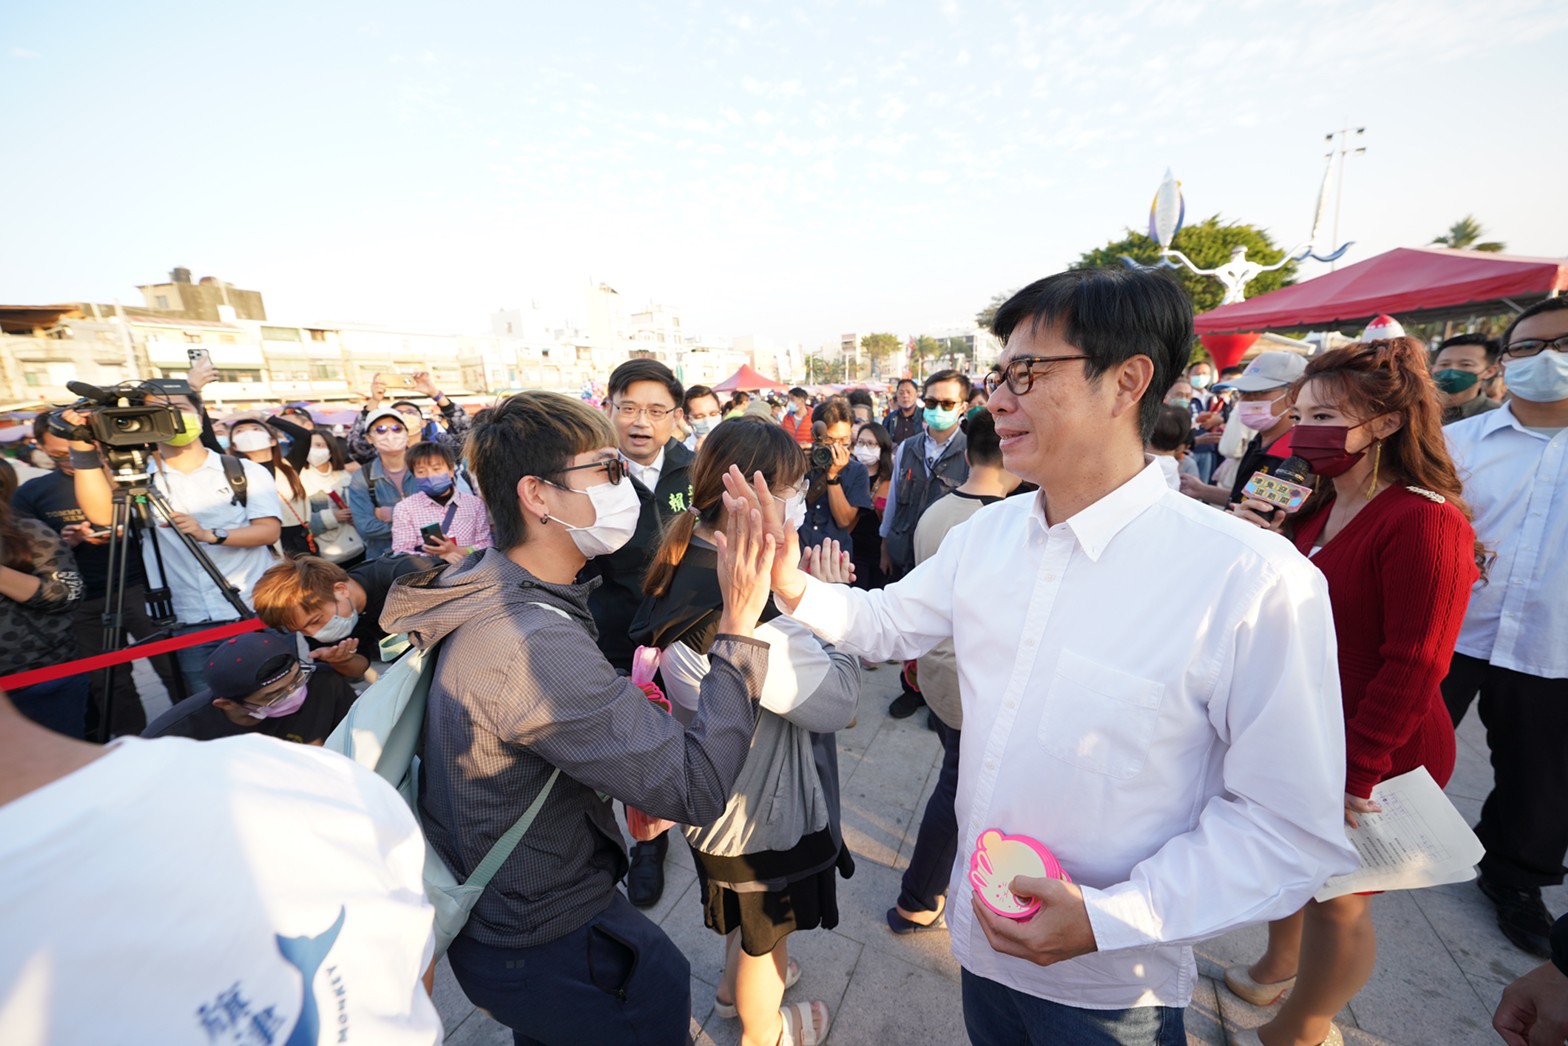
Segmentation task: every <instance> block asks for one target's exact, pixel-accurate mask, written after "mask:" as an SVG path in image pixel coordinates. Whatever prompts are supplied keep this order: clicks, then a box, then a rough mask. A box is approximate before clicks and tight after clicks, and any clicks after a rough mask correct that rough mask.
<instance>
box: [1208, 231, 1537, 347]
mask: <svg viewBox="0 0 1568 1046" xmlns="http://www.w3.org/2000/svg"><path fill="white" fill-rule="evenodd" d="M1565 290H1568V258H1520V257H1514V256H1512V255H1507V254H1487V253H1485V252H1482V251H1456V250H1450V249H1448V248H1445V247H1400V248H1398V249H1396V250H1392V251H1389V252H1387V253H1386V254H1379V255H1377V256H1376V257H1374V258H1368V259H1367V260H1366V261H1363V262H1357V263H1356V264H1354V265H1347V266H1345V267H1344V268H1342V269H1339V270H1337V271H1335V272H1331V273H1328V274H1327V275H1324V276H1319V277H1317V278H1316V279H1312V280H1306V281H1305V282H1302V283H1297V284H1294V285H1292V286H1290V287H1281V288H1280V289H1279V290H1277V291H1270V292H1269V293H1267V294H1260V295H1259V296H1258V297H1256V298H1252V299H1250V300H1248V301H1240V302H1237V303H1236V304H1234V305H1221V306H1220V307H1219V308H1217V309H1213V310H1211V311H1209V312H1206V313H1204V314H1203V315H1201V316H1199V317H1198V318H1197V323H1196V326H1197V329H1198V333H1199V334H1231V333H1236V332H1240V331H1262V330H1300V329H1313V328H1318V329H1322V328H1327V327H1345V328H1350V327H1354V328H1356V329H1357V330H1358V331H1359V330H1360V329H1361V328H1362V327H1364V326H1366V324H1367V322H1368V321H1370V320H1371V319H1373V318H1374V317H1376V316H1377V315H1379V314H1380V313H1389V314H1391V315H1393V316H1397V317H1399V319H1401V320H1403V321H1404V322H1406V323H1410V322H1417V323H1419V322H1430V321H1433V320H1446V319H1462V318H1463V317H1466V316H1474V315H1480V314H1484V313H1487V312H1498V311H1505V310H1507V309H1508V308H1509V307H1510V306H1512V307H1517V308H1520V309H1522V308H1524V307H1525V306H1528V305H1531V304H1533V303H1534V302H1536V301H1538V300H1540V299H1541V298H1544V297H1547V296H1549V295H1552V294H1557V293H1560V292H1562V291H1565Z"/></svg>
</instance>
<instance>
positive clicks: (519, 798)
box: [381, 549, 768, 948]
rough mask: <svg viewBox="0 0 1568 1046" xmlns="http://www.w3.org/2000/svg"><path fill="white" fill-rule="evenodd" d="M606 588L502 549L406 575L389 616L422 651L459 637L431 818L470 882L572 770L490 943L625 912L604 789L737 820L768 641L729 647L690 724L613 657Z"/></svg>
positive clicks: (439, 731) (653, 807) (431, 753)
mask: <svg viewBox="0 0 1568 1046" xmlns="http://www.w3.org/2000/svg"><path fill="white" fill-rule="evenodd" d="M591 588H592V583H590V584H587V585H555V584H550V583H548V582H544V581H541V580H539V579H538V578H536V577H534V576H533V575H532V574H530V573H529V572H528V571H526V570H524V569H523V568H522V567H520V566H518V565H517V564H515V563H513V562H512V561H511V560H509V559H507V558H506V556H505V555H504V554H503V553H502V552H500V551H498V550H496V549H487V550H485V552H484V553H483V554H482V555H476V556H470V557H469V558H468V559H467V560H465V561H464V562H463V563H462V564H461V565H459V566H457V567H448V568H444V569H439V570H429V571H422V572H420V573H416V574H408V575H405V576H403V577H401V578H399V579H398V580H397V583H396V584H395V585H394V586H393V588H392V591H391V593H390V594H389V595H388V597H387V602H386V609H385V610H384V611H383V612H382V615H381V625H382V627H383V628H385V629H387V630H388V631H389V632H407V633H408V635H409V639H410V640H411V641H412V642H413V643H414V644H415V645H416V646H419V647H420V648H421V649H424V648H428V647H430V646H431V645H433V644H435V643H437V642H440V641H442V640H445V642H444V643H443V644H442V647H441V650H440V653H439V654H438V660H437V662H436V671H435V679H434V681H433V682H432V684H431V687H430V704H429V710H428V712H427V716H426V722H425V751H424V763H423V771H422V773H421V775H420V778H421V780H420V797H419V813H420V819H421V820H422V821H423V823H424V829H425V834H426V837H427V838H428V839H429V841H430V845H431V846H433V847H434V848H435V850H436V852H437V853H438V854H440V856H441V858H442V859H443V860H445V861H446V862H447V864H448V865H449V866H450V867H451V869H452V871H453V872H454V873H456V874H457V875H458V876H459V877H460V878H466V877H467V875H468V874H469V873H470V872H471V871H472V870H473V868H474V867H475V866H476V865H477V864H478V863H479V861H480V860H481V859H482V858H483V857H484V855H485V853H486V852H488V851H489V849H490V846H491V844H493V843H494V842H495V840H496V839H497V838H499V837H500V836H501V835H502V834H503V833H505V832H506V830H507V829H508V828H510V827H511V826H512V825H513V824H514V823H515V822H516V821H517V819H518V817H520V816H521V815H522V813H523V811H524V809H526V808H527V807H528V805H529V803H531V802H532V801H533V799H534V798H535V797H536V796H537V795H538V794H539V790H540V789H541V788H542V787H543V786H544V783H545V781H546V779H547V778H548V777H549V775H550V772H551V769H552V768H553V767H559V768H560V770H561V776H560V778H559V779H558V780H557V781H556V783H555V787H554V789H553V790H552V791H551V793H550V797H549V799H548V800H547V801H546V802H545V805H544V807H543V808H542V809H541V811H540V813H539V816H538V819H537V820H536V821H535V822H534V824H533V826H532V827H531V828H530V829H529V831H528V834H527V835H526V836H524V837H523V841H522V843H521V844H519V846H518V847H517V849H516V850H515V851H513V853H512V856H511V857H510V858H509V859H508V860H507V862H506V863H505V864H504V865H502V866H501V870H500V871H499V872H497V873H496V876H495V878H494V879H493V880H492V881H491V883H490V886H489V887H488V888H487V889H486V890H485V892H484V894H483V896H481V897H480V899H479V903H478V904H477V905H475V907H474V911H473V915H472V916H471V917H470V919H469V921H468V925H467V926H466V927H465V928H464V930H463V933H464V934H466V935H468V936H471V937H473V938H474V939H475V940H477V941H480V942H482V943H485V944H490V945H495V946H498V947H506V948H526V947H532V946H535V945H539V944H545V943H548V942H549V941H553V940H555V939H557V938H559V937H561V936H563V935H564V934H567V933H570V932H571V931H573V930H575V929H577V928H578V927H580V926H582V925H583V924H584V923H586V922H587V921H588V920H590V919H592V918H593V917H594V916H596V915H598V914H599V913H600V912H602V911H604V909H605V908H606V907H608V906H609V904H610V902H611V900H612V897H613V892H614V890H615V884H616V882H617V881H618V880H619V879H620V877H621V876H622V875H623V874H625V872H626V868H627V859H626V850H625V847H624V845H623V844H622V842H621V834H620V830H619V829H618V828H617V826H616V824H615V819H614V814H613V812H612V808H611V805H610V803H609V802H608V801H606V800H603V799H601V798H599V795H598V793H599V792H605V793H607V794H609V795H610V796H613V797H614V798H617V799H620V800H623V801H624V802H626V803H629V804H631V805H633V806H636V807H638V808H639V809H641V810H643V811H645V812H646V813H648V814H651V815H653V816H655V817H666V818H669V819H671V820H674V821H679V822H681V823H684V824H705V823H707V822H709V821H711V820H713V819H714V818H716V817H718V816H719V815H720V814H721V813H722V812H723V811H724V808H725V803H726V800H727V799H728V798H729V795H730V790H731V788H732V787H733V786H734V783H735V779H736V777H737V776H738V775H739V774H740V770H741V766H742V765H743V764H744V763H745V761H746V757H747V754H748V752H749V750H750V748H751V734H752V730H753V728H754V727H755V726H756V721H757V703H756V699H757V697H758V696H759V695H760V694H761V692H762V682H763V679H764V677H765V676H766V674H767V667H768V647H767V644H765V643H759V642H757V641H755V640H751V639H742V638H739V637H735V636H722V637H720V638H719V640H718V641H717V642H715V643H714V646H713V650H712V651H711V655H710V656H711V657H712V660H713V670H712V671H711V672H710V673H709V676H708V678H707V679H706V680H704V682H703V687H702V706H701V709H700V710H699V712H698V714H697V717H696V719H695V720H694V721H693V722H692V723H691V725H690V726H689V727H685V728H683V727H682V726H681V725H680V723H678V722H677V721H676V720H675V719H673V718H671V717H670V716H669V715H667V714H665V712H664V711H663V710H662V709H660V708H658V707H656V706H654V705H653V704H652V703H651V702H649V701H648V699H647V698H646V697H645V696H644V695H643V693H642V691H641V690H639V689H637V688H636V687H635V686H633V685H632V683H631V681H630V680H628V679H625V678H622V677H621V676H618V675H617V674H616V672H615V670H614V669H612V668H611V667H610V664H609V662H607V661H605V659H604V655H602V654H601V653H599V648H598V647H597V646H596V645H595V642H594V639H595V631H594V624H593V618H592V617H591V616H590V614H589V613H588V604H587V601H588V592H589V591H590V590H591ZM538 604H544V605H543V606H540V605H538ZM547 608H554V609H547ZM563 613H564V614H565V615H566V617H564V618H563V617H562V614H563Z"/></svg>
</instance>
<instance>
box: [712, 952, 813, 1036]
mask: <svg viewBox="0 0 1568 1046" xmlns="http://www.w3.org/2000/svg"><path fill="white" fill-rule="evenodd" d="M798 980H800V963H798V962H796V961H795V960H794V959H791V960H790V961H789V966H787V967H785V969H784V990H785V991H789V990H790V989H791V988H793V987H795V982H796V981H798ZM713 1015H714V1016H715V1017H723V1018H724V1019H725V1020H727V1021H733V1020H734V1019H735V1018H737V1017H739V1016H740V1010H739V1009H737V1008H736V1006H735V1004H734V1003H733V1002H720V1001H719V997H718V996H717V995H715V996H714V997H713Z"/></svg>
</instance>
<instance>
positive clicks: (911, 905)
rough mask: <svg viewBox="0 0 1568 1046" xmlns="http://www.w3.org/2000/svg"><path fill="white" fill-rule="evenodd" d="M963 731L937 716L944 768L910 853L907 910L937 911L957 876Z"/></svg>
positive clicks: (901, 899) (902, 900) (902, 897)
mask: <svg viewBox="0 0 1568 1046" xmlns="http://www.w3.org/2000/svg"><path fill="white" fill-rule="evenodd" d="M959 733H960V731H957V730H954V729H953V728H952V727H950V726H948V725H947V724H946V723H944V722H942V720H941V719H937V721H936V736H937V737H938V738H939V739H940V740H941V742H942V769H941V770H940V771H939V772H938V773H937V778H936V787H935V788H933V789H931V798H930V799H929V800H927V801H926V812H925V816H924V817H922V818H921V819H920V831H919V834H917V835H916V836H915V849H914V852H913V853H911V854H910V855H909V867H908V868H906V869H904V882H903V888H902V891H901V892H900V893H899V895H898V906H899V907H900V908H902V909H904V911H906V912H934V911H936V906H937V904H938V902H939V900H940V899H941V897H942V896H943V895H944V894H946V893H947V886H948V881H949V880H950V879H951V878H952V876H953V858H954V857H956V856H957V855H958V816H957V815H956V814H955V813H954V812H953V801H954V799H955V798H956V797H957V795H958V738H959Z"/></svg>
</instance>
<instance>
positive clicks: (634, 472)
mask: <svg viewBox="0 0 1568 1046" xmlns="http://www.w3.org/2000/svg"><path fill="white" fill-rule="evenodd" d="M621 460H622V461H624V462H626V470H627V471H628V472H630V473H631V476H632V479H635V480H636V481H637V482H638V483H641V484H642V485H643V486H645V487H647V488H648V489H649V490H656V489H658V486H659V476H661V475H662V474H663V473H664V448H663V447H660V448H659V456H658V457H656V458H654V459H653V464H652V465H639V464H637V462H635V461H633V460H632V459H631V458H628V457H627V456H626V455H625V454H622V455H621Z"/></svg>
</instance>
